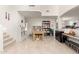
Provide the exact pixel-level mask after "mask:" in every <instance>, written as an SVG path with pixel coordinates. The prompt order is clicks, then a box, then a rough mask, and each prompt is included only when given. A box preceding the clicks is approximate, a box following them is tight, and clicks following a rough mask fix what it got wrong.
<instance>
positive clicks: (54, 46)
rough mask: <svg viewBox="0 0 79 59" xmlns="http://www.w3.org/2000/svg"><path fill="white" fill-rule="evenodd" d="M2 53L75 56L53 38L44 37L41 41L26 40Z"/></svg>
mask: <svg viewBox="0 0 79 59" xmlns="http://www.w3.org/2000/svg"><path fill="white" fill-rule="evenodd" d="M3 53H15V54H16V53H23V54H24V53H27V54H38V53H39V54H76V52H75V51H74V50H73V49H71V48H69V47H68V46H66V45H65V44H61V43H59V42H58V41H57V40H54V38H53V37H45V38H44V39H43V40H39V41H38V40H35V41H33V40H32V38H28V39H26V40H24V41H22V42H20V43H16V44H13V45H11V46H9V47H7V48H5V50H4V52H3Z"/></svg>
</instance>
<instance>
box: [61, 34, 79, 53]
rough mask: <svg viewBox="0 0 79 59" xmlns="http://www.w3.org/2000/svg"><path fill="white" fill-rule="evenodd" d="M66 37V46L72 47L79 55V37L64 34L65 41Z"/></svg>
mask: <svg viewBox="0 0 79 59" xmlns="http://www.w3.org/2000/svg"><path fill="white" fill-rule="evenodd" d="M64 37H65V44H66V45H67V46H69V47H71V48H72V49H74V50H75V51H76V52H77V53H79V36H77V35H74V36H72V35H69V34H66V33H63V36H62V38H63V40H64Z"/></svg>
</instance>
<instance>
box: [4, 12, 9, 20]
mask: <svg viewBox="0 0 79 59" xmlns="http://www.w3.org/2000/svg"><path fill="white" fill-rule="evenodd" d="M5 19H7V20H10V14H9V13H8V12H5Z"/></svg>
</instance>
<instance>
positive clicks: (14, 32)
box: [0, 6, 23, 41]
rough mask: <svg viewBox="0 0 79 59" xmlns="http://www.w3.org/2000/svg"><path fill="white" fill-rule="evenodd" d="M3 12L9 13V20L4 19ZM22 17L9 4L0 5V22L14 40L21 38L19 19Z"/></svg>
mask: <svg viewBox="0 0 79 59" xmlns="http://www.w3.org/2000/svg"><path fill="white" fill-rule="evenodd" d="M5 12H7V13H9V14H10V20H9V21H8V20H7V19H5ZM22 19H23V17H22V16H21V15H20V14H19V13H18V11H16V10H15V9H13V8H12V7H11V6H0V24H2V25H3V27H5V28H6V29H7V30H6V32H8V33H9V34H10V35H11V36H12V37H13V38H14V39H15V40H17V41H20V40H21V28H20V24H21V20H22Z"/></svg>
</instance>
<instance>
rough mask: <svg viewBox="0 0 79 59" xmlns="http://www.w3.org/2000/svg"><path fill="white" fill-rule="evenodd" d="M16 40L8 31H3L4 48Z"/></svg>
mask: <svg viewBox="0 0 79 59" xmlns="http://www.w3.org/2000/svg"><path fill="white" fill-rule="evenodd" d="M14 42H15V40H14V39H13V38H12V37H11V36H10V35H9V34H8V33H6V32H4V33H3V48H5V47H7V46H9V45H11V44H12V43H14Z"/></svg>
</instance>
